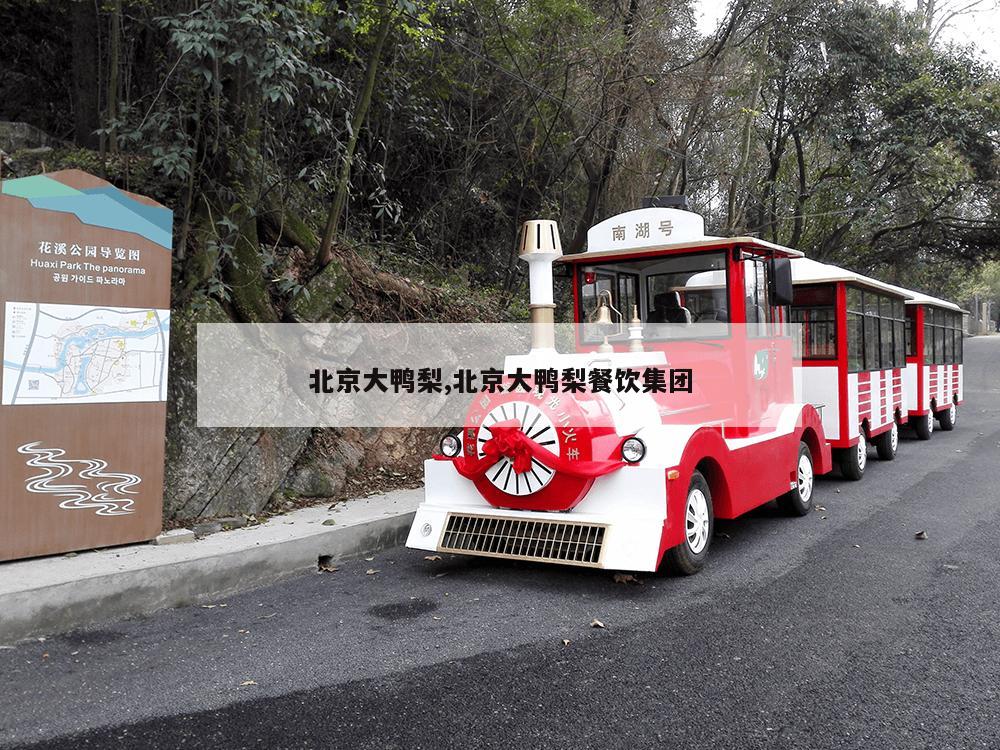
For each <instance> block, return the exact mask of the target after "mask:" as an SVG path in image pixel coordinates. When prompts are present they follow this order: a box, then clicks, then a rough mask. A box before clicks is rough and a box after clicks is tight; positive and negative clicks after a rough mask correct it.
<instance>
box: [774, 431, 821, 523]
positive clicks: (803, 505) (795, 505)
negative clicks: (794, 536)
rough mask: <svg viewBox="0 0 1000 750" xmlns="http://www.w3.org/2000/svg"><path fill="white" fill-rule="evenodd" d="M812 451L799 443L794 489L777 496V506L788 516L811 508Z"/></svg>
mask: <svg viewBox="0 0 1000 750" xmlns="http://www.w3.org/2000/svg"><path fill="white" fill-rule="evenodd" d="M814 480H815V473H814V471H813V460H812V453H810V451H809V446H808V445H806V444H805V443H799V458H798V464H797V466H796V471H795V489H793V490H789V491H788V492H786V493H785V494H784V495H782V496H781V497H779V498H778V507H779V508H781V509H782V510H783V511H785V513H787V514H788V515H790V516H804V515H807V514H808V513H809V511H810V510H812V505H813V503H812V495H813V481H814Z"/></svg>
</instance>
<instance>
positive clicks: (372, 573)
mask: <svg viewBox="0 0 1000 750" xmlns="http://www.w3.org/2000/svg"><path fill="white" fill-rule="evenodd" d="M376 573H378V571H377V570H375V568H368V570H366V571H365V575H366V576H373V575H375V574H376Z"/></svg>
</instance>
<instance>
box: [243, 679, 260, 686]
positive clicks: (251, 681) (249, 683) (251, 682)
mask: <svg viewBox="0 0 1000 750" xmlns="http://www.w3.org/2000/svg"><path fill="white" fill-rule="evenodd" d="M256 684H257V683H256V682H254V681H253V680H243V682H241V683H240V687H247V686H249V685H256Z"/></svg>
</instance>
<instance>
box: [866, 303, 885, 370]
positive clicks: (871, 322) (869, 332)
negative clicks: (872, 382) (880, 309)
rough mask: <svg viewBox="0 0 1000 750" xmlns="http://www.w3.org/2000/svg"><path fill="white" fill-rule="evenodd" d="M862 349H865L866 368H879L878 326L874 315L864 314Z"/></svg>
mask: <svg viewBox="0 0 1000 750" xmlns="http://www.w3.org/2000/svg"><path fill="white" fill-rule="evenodd" d="M864 321H865V323H864V337H865V338H864V351H865V367H864V369H866V370H878V369H881V364H880V358H879V351H880V347H879V328H878V318H876V317H875V316H874V315H867V314H866V315H865V316H864Z"/></svg>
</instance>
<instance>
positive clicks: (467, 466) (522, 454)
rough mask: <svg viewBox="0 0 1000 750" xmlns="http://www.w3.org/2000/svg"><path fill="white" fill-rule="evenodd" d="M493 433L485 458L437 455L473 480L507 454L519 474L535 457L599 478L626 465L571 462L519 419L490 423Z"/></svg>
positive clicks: (550, 465)
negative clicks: (533, 436)
mask: <svg viewBox="0 0 1000 750" xmlns="http://www.w3.org/2000/svg"><path fill="white" fill-rule="evenodd" d="M490 434H491V435H492V437H491V438H490V439H489V440H487V441H486V442H485V443H483V456H482V457H478V458H473V457H471V456H457V457H455V458H448V457H447V456H435V457H434V458H436V459H438V460H447V461H452V462H453V463H454V464H455V469H456V470H457V471H458V473H459V474H461V475H462V476H463V477H465V478H466V479H472V480H476V479H478V478H479V477H481V476H482V475H483V474H485V473H486V470H487V469H489V468H490V467H491V466H493V465H495V464H496V462H497V461H499V460H500V459H501V458H504V457H506V458H509V459H511V460H512V461H513V463H514V471H515V472H516V473H518V474H524V473H526V472H528V471H531V460H532V459H535V460H536V461H538V462H539V463H542V464H544V465H545V466H547V467H548V468H550V469H553V470H555V471H556V472H559V473H562V474H566V475H567V476H573V477H580V478H582V479H595V478H597V477H600V476H604V475H605V474H610V473H611V472H613V471H617V470H618V469H620V468H622V467H623V466H625V465H626V464H625V462H624V461H622V460H621V459H619V460H617V461H615V460H609V461H570V460H568V459H565V458H562V457H561V456H557V455H555V454H554V453H552V452H551V451H548V450H546V449H545V448H543V447H542V446H540V445H539V444H538V443H536V442H535V441H534V440H532V439H531V438H529V437H528V436H527V435H525V434H524V433H523V432H522V431H521V423H520V422H519V421H517V420H516V419H510V420H507V421H506V422H497V423H496V424H492V425H490ZM629 437H631V436H628V437H624V438H622V440H621V442H619V443H618V448H617V450H618V451H620V450H621V446H622V443H624V442H625V441H626V440H628V438H629Z"/></svg>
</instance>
